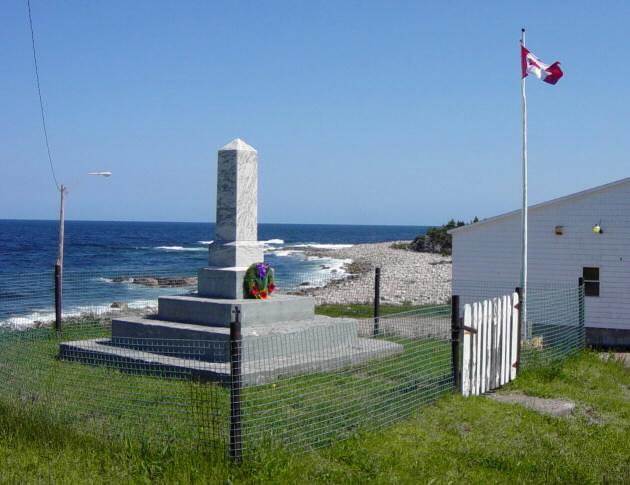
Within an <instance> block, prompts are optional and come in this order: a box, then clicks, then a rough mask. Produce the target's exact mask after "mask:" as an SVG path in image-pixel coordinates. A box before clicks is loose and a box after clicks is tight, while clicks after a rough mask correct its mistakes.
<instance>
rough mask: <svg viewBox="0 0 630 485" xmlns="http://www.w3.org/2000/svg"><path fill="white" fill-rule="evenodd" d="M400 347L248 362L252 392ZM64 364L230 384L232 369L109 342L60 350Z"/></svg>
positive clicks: (361, 344)
mask: <svg viewBox="0 0 630 485" xmlns="http://www.w3.org/2000/svg"><path fill="white" fill-rule="evenodd" d="M403 351H404V347H403V346H402V345H400V344H396V343H393V342H388V341H386V340H380V339H365V338H358V339H355V340H354V341H353V342H352V343H351V344H350V345H342V346H340V347H335V348H327V349H323V350H316V351H312V352H305V353H301V354H292V355H287V356H284V357H276V358H273V359H264V360H247V359H245V360H244V361H243V365H242V379H243V383H244V385H246V386H253V385H259V384H265V383H269V382H272V381H274V380H276V379H278V378H280V377H289V376H295V375H300V374H307V373H314V372H323V371H332V370H335V369H339V368H343V367H348V366H352V365H357V364H360V363H363V362H366V361H369V360H371V359H377V358H384V357H388V356H392V355H397V354H400V353H402V352H403ZM59 357H60V359H62V360H67V361H75V362H81V363H84V364H90V365H95V366H106V367H109V368H114V369H117V370H120V371H122V372H127V373H131V374H139V375H151V376H156V377H162V378H172V379H184V380H189V379H198V380H201V381H218V382H222V383H227V382H229V379H230V364H229V363H227V362H204V361H200V360H195V359H183V358H179V357H174V356H168V355H160V354H156V353H152V352H144V351H140V350H134V349H127V348H121V347H116V346H112V345H111V342H110V340H109V339H89V340H77V341H73V342H63V343H61V344H60V346H59Z"/></svg>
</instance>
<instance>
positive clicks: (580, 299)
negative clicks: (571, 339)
mask: <svg viewBox="0 0 630 485" xmlns="http://www.w3.org/2000/svg"><path fill="white" fill-rule="evenodd" d="M584 317H585V315H584V278H582V277H579V278H578V325H579V328H580V346H581V348H584V347H585V345H584V342H585V339H586V335H585V330H584Z"/></svg>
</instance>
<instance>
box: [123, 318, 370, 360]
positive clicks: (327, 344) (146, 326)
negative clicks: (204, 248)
mask: <svg viewBox="0 0 630 485" xmlns="http://www.w3.org/2000/svg"><path fill="white" fill-rule="evenodd" d="M241 334H242V342H243V344H242V352H243V357H244V359H246V360H263V359H274V358H276V357H283V356H286V355H290V354H298V353H304V352H308V351H314V350H323V349H327V348H333V347H339V346H341V345H351V344H352V342H353V340H355V339H356V338H357V337H358V328H357V321H356V320H353V319H349V318H330V317H325V316H322V315H317V316H315V317H314V318H313V319H311V320H303V321H285V322H275V323H274V324H273V326H270V325H252V326H249V327H244V328H243V329H242V333H241ZM111 343H112V345H115V346H118V347H127V348H131V349H134V350H142V351H147V352H154V353H160V354H164V355H169V356H176V357H182V358H195V359H199V360H205V361H209V362H228V361H229V355H230V329H229V328H227V327H206V326H202V325H194V324H188V323H179V322H168V321H164V320H153V319H147V318H141V317H130V318H125V319H115V320H112V339H111Z"/></svg>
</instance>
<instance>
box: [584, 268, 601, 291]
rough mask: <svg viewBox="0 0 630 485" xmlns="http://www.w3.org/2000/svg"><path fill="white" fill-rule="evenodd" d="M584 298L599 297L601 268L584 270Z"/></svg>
mask: <svg viewBox="0 0 630 485" xmlns="http://www.w3.org/2000/svg"><path fill="white" fill-rule="evenodd" d="M582 278H583V279H584V296H599V268H586V267H585V268H582Z"/></svg>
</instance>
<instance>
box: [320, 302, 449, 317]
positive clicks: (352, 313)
mask: <svg viewBox="0 0 630 485" xmlns="http://www.w3.org/2000/svg"><path fill="white" fill-rule="evenodd" d="M379 308H380V314H381V316H384V315H393V314H396V313H402V312H411V311H413V312H417V313H416V314H422V313H423V312H426V313H431V312H435V311H440V310H445V311H448V310H449V309H450V307H449V306H448V305H412V304H410V303H403V304H401V305H380V307H379ZM315 313H317V314H318V315H326V316H328V317H353V318H372V317H374V305H373V304H332V305H319V306H317V307H316V308H315Z"/></svg>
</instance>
